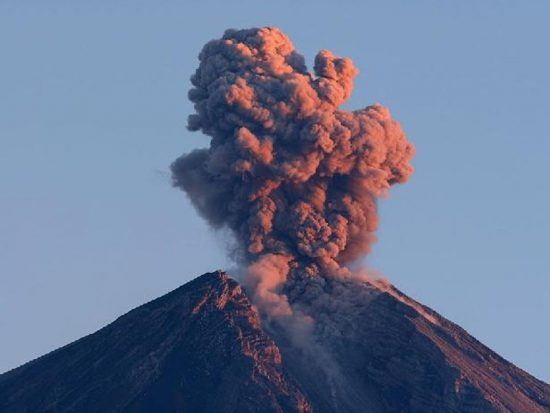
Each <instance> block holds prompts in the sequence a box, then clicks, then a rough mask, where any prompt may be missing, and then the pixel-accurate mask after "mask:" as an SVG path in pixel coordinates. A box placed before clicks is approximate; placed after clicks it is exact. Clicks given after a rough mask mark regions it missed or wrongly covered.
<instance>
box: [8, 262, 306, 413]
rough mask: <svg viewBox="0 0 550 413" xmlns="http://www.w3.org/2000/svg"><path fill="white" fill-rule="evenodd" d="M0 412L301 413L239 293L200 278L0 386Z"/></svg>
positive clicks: (221, 281)
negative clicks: (283, 412)
mask: <svg viewBox="0 0 550 413" xmlns="http://www.w3.org/2000/svg"><path fill="white" fill-rule="evenodd" d="M0 411H1V412H2V413H4V412H6V413H8V412H9V413H18V412H29V413H31V412H33V413H38V412H79V413H80V412H82V413H85V412H260V411H261V412H282V411H285V412H287V411H288V412H306V411H308V407H307V403H306V402H305V400H304V397H303V396H302V395H301V393H300V392H299V391H298V390H297V389H296V387H295V386H294V385H293V384H292V383H291V382H289V381H288V380H286V379H285V377H284V375H283V373H282V370H281V360H280V354H279V351H278V349H277V347H276V346H275V345H274V343H273V342H272V341H271V340H270V339H269V338H268V337H267V336H266V334H264V333H263V332H262V330H261V329H260V323H259V319H258V317H257V315H256V313H255V312H254V311H252V310H251V308H250V303H249V302H248V300H247V298H246V296H245V295H244V294H243V292H242V290H241V287H240V286H239V285H238V284H237V283H236V282H235V281H233V280H231V279H229V278H228V277H227V276H226V275H225V274H223V273H220V272H216V273H210V274H204V275H203V276H201V277H199V278H197V279H195V280H193V281H191V282H190V283H188V284H186V285H184V286H183V287H180V288H178V289H176V290H174V291H172V292H171V293H169V294H167V295H165V296H163V297H161V298H158V299H156V300H154V301H152V302H150V303H148V304H145V305H143V306H141V307H138V308H136V309H134V310H133V311H131V312H129V313H128V314H126V315H124V316H122V317H120V318H119V319H117V320H116V321H115V322H113V323H112V324H110V325H108V326H107V327H105V328H103V329H101V330H99V331H98V332H96V333H94V334H92V335H89V336H87V337H84V338H82V339H80V340H78V341H76V342H74V343H72V344H69V345H68V346H66V347H63V348H61V349H59V350H56V351H54V352H52V353H50V354H47V355H46V356H43V357H41V358H39V359H37V360H35V361H32V362H30V363H27V364H25V365H23V366H21V367H19V368H17V369H15V370H12V371H10V372H8V373H5V374H3V375H1V376H0Z"/></svg>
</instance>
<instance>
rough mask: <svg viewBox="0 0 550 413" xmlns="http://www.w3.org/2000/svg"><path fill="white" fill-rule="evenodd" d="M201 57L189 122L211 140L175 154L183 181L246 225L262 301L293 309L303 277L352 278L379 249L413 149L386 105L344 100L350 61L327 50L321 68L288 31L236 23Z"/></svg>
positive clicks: (238, 228) (213, 218)
mask: <svg viewBox="0 0 550 413" xmlns="http://www.w3.org/2000/svg"><path fill="white" fill-rule="evenodd" d="M199 60H200V64H199V67H198V69H197V70H196V73H195V74H194V75H193V76H192V77H191V82H192V84H193V88H192V89H191V90H190V91H189V98H190V100H191V101H192V102H193V103H194V107H195V111H196V113H194V114H192V115H191V116H189V121H188V128H189V129H190V130H192V131H198V130H200V131H202V132H203V133H204V134H206V135H208V136H209V137H210V138H211V140H210V146H209V147H208V148H207V149H198V150H195V151H193V152H191V153H189V154H185V155H183V156H181V157H180V158H179V159H177V160H176V161H175V162H174V164H173V165H172V172H173V179H174V184H175V185H176V186H177V187H180V188H181V189H183V190H184V191H185V192H186V193H187V194H188V195H189V197H190V199H191V201H192V202H193V204H194V206H195V207H196V209H197V210H198V211H199V213H200V214H201V215H202V216H203V217H204V218H205V219H206V220H207V221H208V222H209V223H210V225H212V226H213V227H214V228H222V227H227V228H229V229H231V231H232V232H233V233H234V234H235V237H236V239H237V243H238V253H237V257H238V260H239V261H240V262H241V263H244V264H245V265H246V266H247V268H248V283H249V285H250V286H251V287H252V290H253V291H254V294H255V299H256V301H257V302H258V303H260V304H261V305H262V306H263V307H264V309H265V310H266V311H267V312H269V313H271V314H275V315H285V314H289V313H291V308H290V305H289V303H288V301H287V296H289V295H290V296H292V294H291V291H289V288H290V289H291V288H292V285H295V284H296V283H301V282H303V281H304V280H305V279H311V278H317V277H322V278H331V277H332V278H334V277H345V276H346V275H347V274H348V273H349V271H348V269H347V265H349V264H350V263H351V262H353V261H354V260H356V259H357V258H359V257H361V256H363V255H365V254H367V253H368V252H369V249H370V246H371V244H372V243H373V241H374V240H375V231H376V229H377V226H378V216H377V207H376V200H377V198H378V197H380V196H381V195H383V194H385V193H386V192H387V190H388V189H389V188H390V186H391V185H393V184H396V183H403V182H405V181H406V180H407V179H408V177H409V176H410V175H411V173H412V171H413V168H412V166H411V165H410V160H411V158H412V156H413V154H414V147H413V146H412V145H411V144H410V143H409V142H408V141H407V139H406V137H405V135H404V133H403V131H402V129H401V127H400V126H399V124H398V123H397V122H396V121H394V120H393V119H392V118H391V116H390V112H389V110H388V109H387V108H385V107H383V106H381V105H373V106H368V107H366V108H364V109H360V110H355V111H346V110H341V109H339V106H340V105H341V104H342V103H344V102H345V101H346V100H347V99H348V98H349V97H350V95H351V92H352V89H353V79H354V77H355V76H356V75H357V73H358V71H357V69H356V68H355V67H354V65H353V63H352V61H351V60H350V59H347V58H340V57H337V56H335V55H333V54H332V53H331V52H329V51H327V50H323V51H321V52H319V53H318V54H317V56H316V57H315V64H314V68H313V73H311V72H309V71H308V70H307V68H306V66H305V64H304V58H303V57H302V56H301V55H300V54H299V53H297V52H296V51H295V50H294V47H293V45H292V43H291V42H290V40H289V38H288V37H287V36H286V35H285V34H284V33H282V32H281V31H280V30H279V29H277V28H272V27H265V28H260V29H257V28H255V29H249V30H227V31H226V32H225V33H224V35H223V37H222V38H221V39H218V40H213V41H210V42H209V43H207V44H206V45H205V46H204V48H203V49H202V51H201V53H200V55H199ZM283 291H284V292H286V293H288V294H283V293H282V292H283Z"/></svg>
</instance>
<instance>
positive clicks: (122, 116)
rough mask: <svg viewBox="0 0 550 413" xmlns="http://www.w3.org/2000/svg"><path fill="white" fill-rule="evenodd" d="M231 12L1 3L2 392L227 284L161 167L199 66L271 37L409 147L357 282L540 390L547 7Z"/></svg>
mask: <svg viewBox="0 0 550 413" xmlns="http://www.w3.org/2000/svg"><path fill="white" fill-rule="evenodd" d="M46 3H47V5H46ZM229 3H230V2H222V1H208V0H203V1H189V2H181V1H180V2H176V1H161V2H145V1H141V2H140V1H133V2H126V1H113V2H93V4H92V2H83V1H82V2H78V1H56V0H52V1H49V2H38V1H27V2H17V1H6V0H4V1H0V50H1V51H2V55H1V56H2V57H1V64H0V93H1V96H2V99H0V143H1V151H0V282H1V284H0V285H1V288H0V331H2V345H1V347H0V348H1V350H2V351H0V372H2V371H5V370H8V369H10V368H13V367H15V366H17V365H19V364H21V363H23V362H25V361H28V360H30V359H32V358H34V357H36V356H39V355H41V354H43V353H45V352H48V351H50V350H53V349H54V348H57V347H59V346H61V345H63V344H66V343H68V342H70V341H72V340H74V339H77V338H79V337H81V336H82V335H84V334H88V333H91V332H93V331H95V330H96V329H98V328H100V327H101V326H103V325H105V324H106V323H108V322H110V321H112V320H113V319H114V318H116V317H117V316H118V315H120V314H122V313H124V312H126V311H127V310H129V309H131V308H132V307H134V306H136V305H139V304H141V303H143V302H144V301H146V300H150V299H152V298H155V297H157V296H159V295H161V294H163V293H165V292H167V291H169V290H170V289H173V288H175V287H177V286H179V285H181V284H182V283H184V282H186V281H188V280H189V279H191V278H193V277H195V276H196V275H199V274H202V273H203V272H206V271H209V270H214V269H217V268H227V267H229V266H230V265H231V263H230V262H229V261H228V259H227V258H226V256H225V253H224V245H225V243H226V239H225V236H224V235H223V234H217V233H214V232H212V231H211V230H210V229H209V228H208V227H207V226H206V224H205V223H204V222H203V221H202V220H201V219H200V218H199V217H198V215H197V214H196V213H195V212H194V211H193V209H192V208H191V207H190V205H189V202H188V201H187V200H186V198H185V196H184V194H183V193H181V192H179V191H177V190H175V189H172V188H171V186H170V179H169V172H168V171H169V165H170V163H171V162H172V161H173V160H174V159H175V158H176V157H177V156H179V155H180V154H181V153H182V152H185V151H189V150H190V149H192V148H195V147H198V146H204V145H206V144H207V138H205V137H203V136H201V135H200V134H197V133H190V132H188V131H187V130H186V129H185V122H186V117H187V115H188V114H189V113H190V112H191V110H192V108H191V105H190V104H189V102H188V101H187V99H186V93H187V89H188V88H189V81H188V78H189V76H190V74H191V73H192V72H193V70H194V68H195V66H196V64H197V54H198V52H199V50H200V48H201V47H202V45H203V44H204V43H205V42H206V41H208V40H209V39H212V38H214V37H219V36H220V35H221V34H222V33H223V31H224V30H225V29H226V28H229V27H235V28H245V27H251V26H263V25H275V26H279V27H281V28H282V29H283V30H284V31H285V32H286V33H287V34H288V35H289V36H290V37H291V39H292V40H293V42H294V44H295V46H296V48H297V49H298V50H299V51H300V52H301V53H302V54H304V55H305V57H306V60H307V61H308V62H309V63H311V62H312V60H313V57H314V56H315V54H316V52H317V51H318V50H320V49H323V48H326V49H329V50H332V51H333V52H334V53H336V54H339V55H344V56H349V57H351V58H352V59H353V60H354V62H355V64H356V66H357V67H358V68H359V70H360V72H361V73H360V75H359V77H358V78H357V81H356V88H355V92H354V96H353V97H352V99H351V100H350V102H349V103H348V104H346V107H347V108H357V107H362V106H366V105H368V104H371V103H374V102H380V103H382V104H384V105H387V106H389V107H390V109H391V111H392V113H393V115H394V117H395V118H397V119H398V120H400V121H401V123H402V125H403V127H404V129H405V131H406V132H407V134H408V136H409V139H410V140H411V141H412V142H414V143H415V145H416V147H417V156H416V158H415V160H414V165H415V167H416V173H415V175H414V176H413V177H412V179H411V181H410V182H409V183H407V184H406V185H404V186H402V187H398V188H395V189H394V190H393V191H392V194H391V196H390V197H389V198H388V199H387V200H384V201H382V203H381V204H380V214H381V220H382V221H381V222H382V223H381V228H380V231H379V242H378V243H377V244H376V246H375V248H374V251H373V252H372V254H371V255H370V256H369V257H368V258H367V259H366V262H367V263H368V265H370V266H373V267H375V268H377V269H378V270H380V271H381V272H383V273H384V274H386V276H387V277H388V278H389V279H390V280H392V281H393V282H394V283H395V284H396V285H397V286H398V287H399V288H401V289H402V290H403V291H405V292H406V293H408V294H409V295H411V296H412V297H414V298H416V299H418V300H420V301H421V302H423V303H425V304H427V305H429V306H431V307H433V308H434V309H435V310H437V311H439V312H440V313H442V314H443V315H444V316H446V317H448V318H450V319H451V320H453V321H455V322H457V323H459V324H460V325H461V326H463V327H464V328H466V329H467V330H468V331H469V332H470V333H472V334H473V335H474V336H475V337H476V338H478V339H480V340H481V341H482V342H484V343H485V344H487V345H488V346H489V347H491V348H492V349H494V350H496V351H497V352H499V353H500V354H501V355H503V356H504V357H505V358H507V359H509V360H510V361H512V362H514V363H516V364H517V365H519V366H520V367H522V368H524V369H526V370H527V371H529V372H531V373H533V374H535V375H536V376H537V377H539V378H542V379H544V380H546V381H548V380H550V352H549V351H548V348H550V329H549V328H548V318H549V315H550V277H549V276H550V269H549V264H548V247H549V245H550V183H549V180H548V177H549V176H550V162H548V153H549V151H550V140H549V132H548V127H547V125H546V123H547V119H548V118H549V115H550V100H549V99H548V94H549V92H550V80H549V76H548V73H550V57H549V55H548V53H547V48H548V45H547V41H548V39H549V38H550V27H549V26H548V24H547V23H548V22H547V17H548V16H549V15H550V3H548V2H543V1H540V2H537V1H526V2H522V4H521V5H519V3H518V4H517V5H512V2H505V1H485V2H475V1H465V2H445V1H444V2H439V1H438V2H436V1H418V2H407V1H403V2H392V1H389V2H370V1H338V2H330V3H329V2H323V1H320V2H319V1H318V2H310V1H303V2H291V1H286V0H284V1H278V2H261V1H256V2H250V1H241V2H238V3H235V4H234V5H231V4H229ZM237 4H238V6H237Z"/></svg>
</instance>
